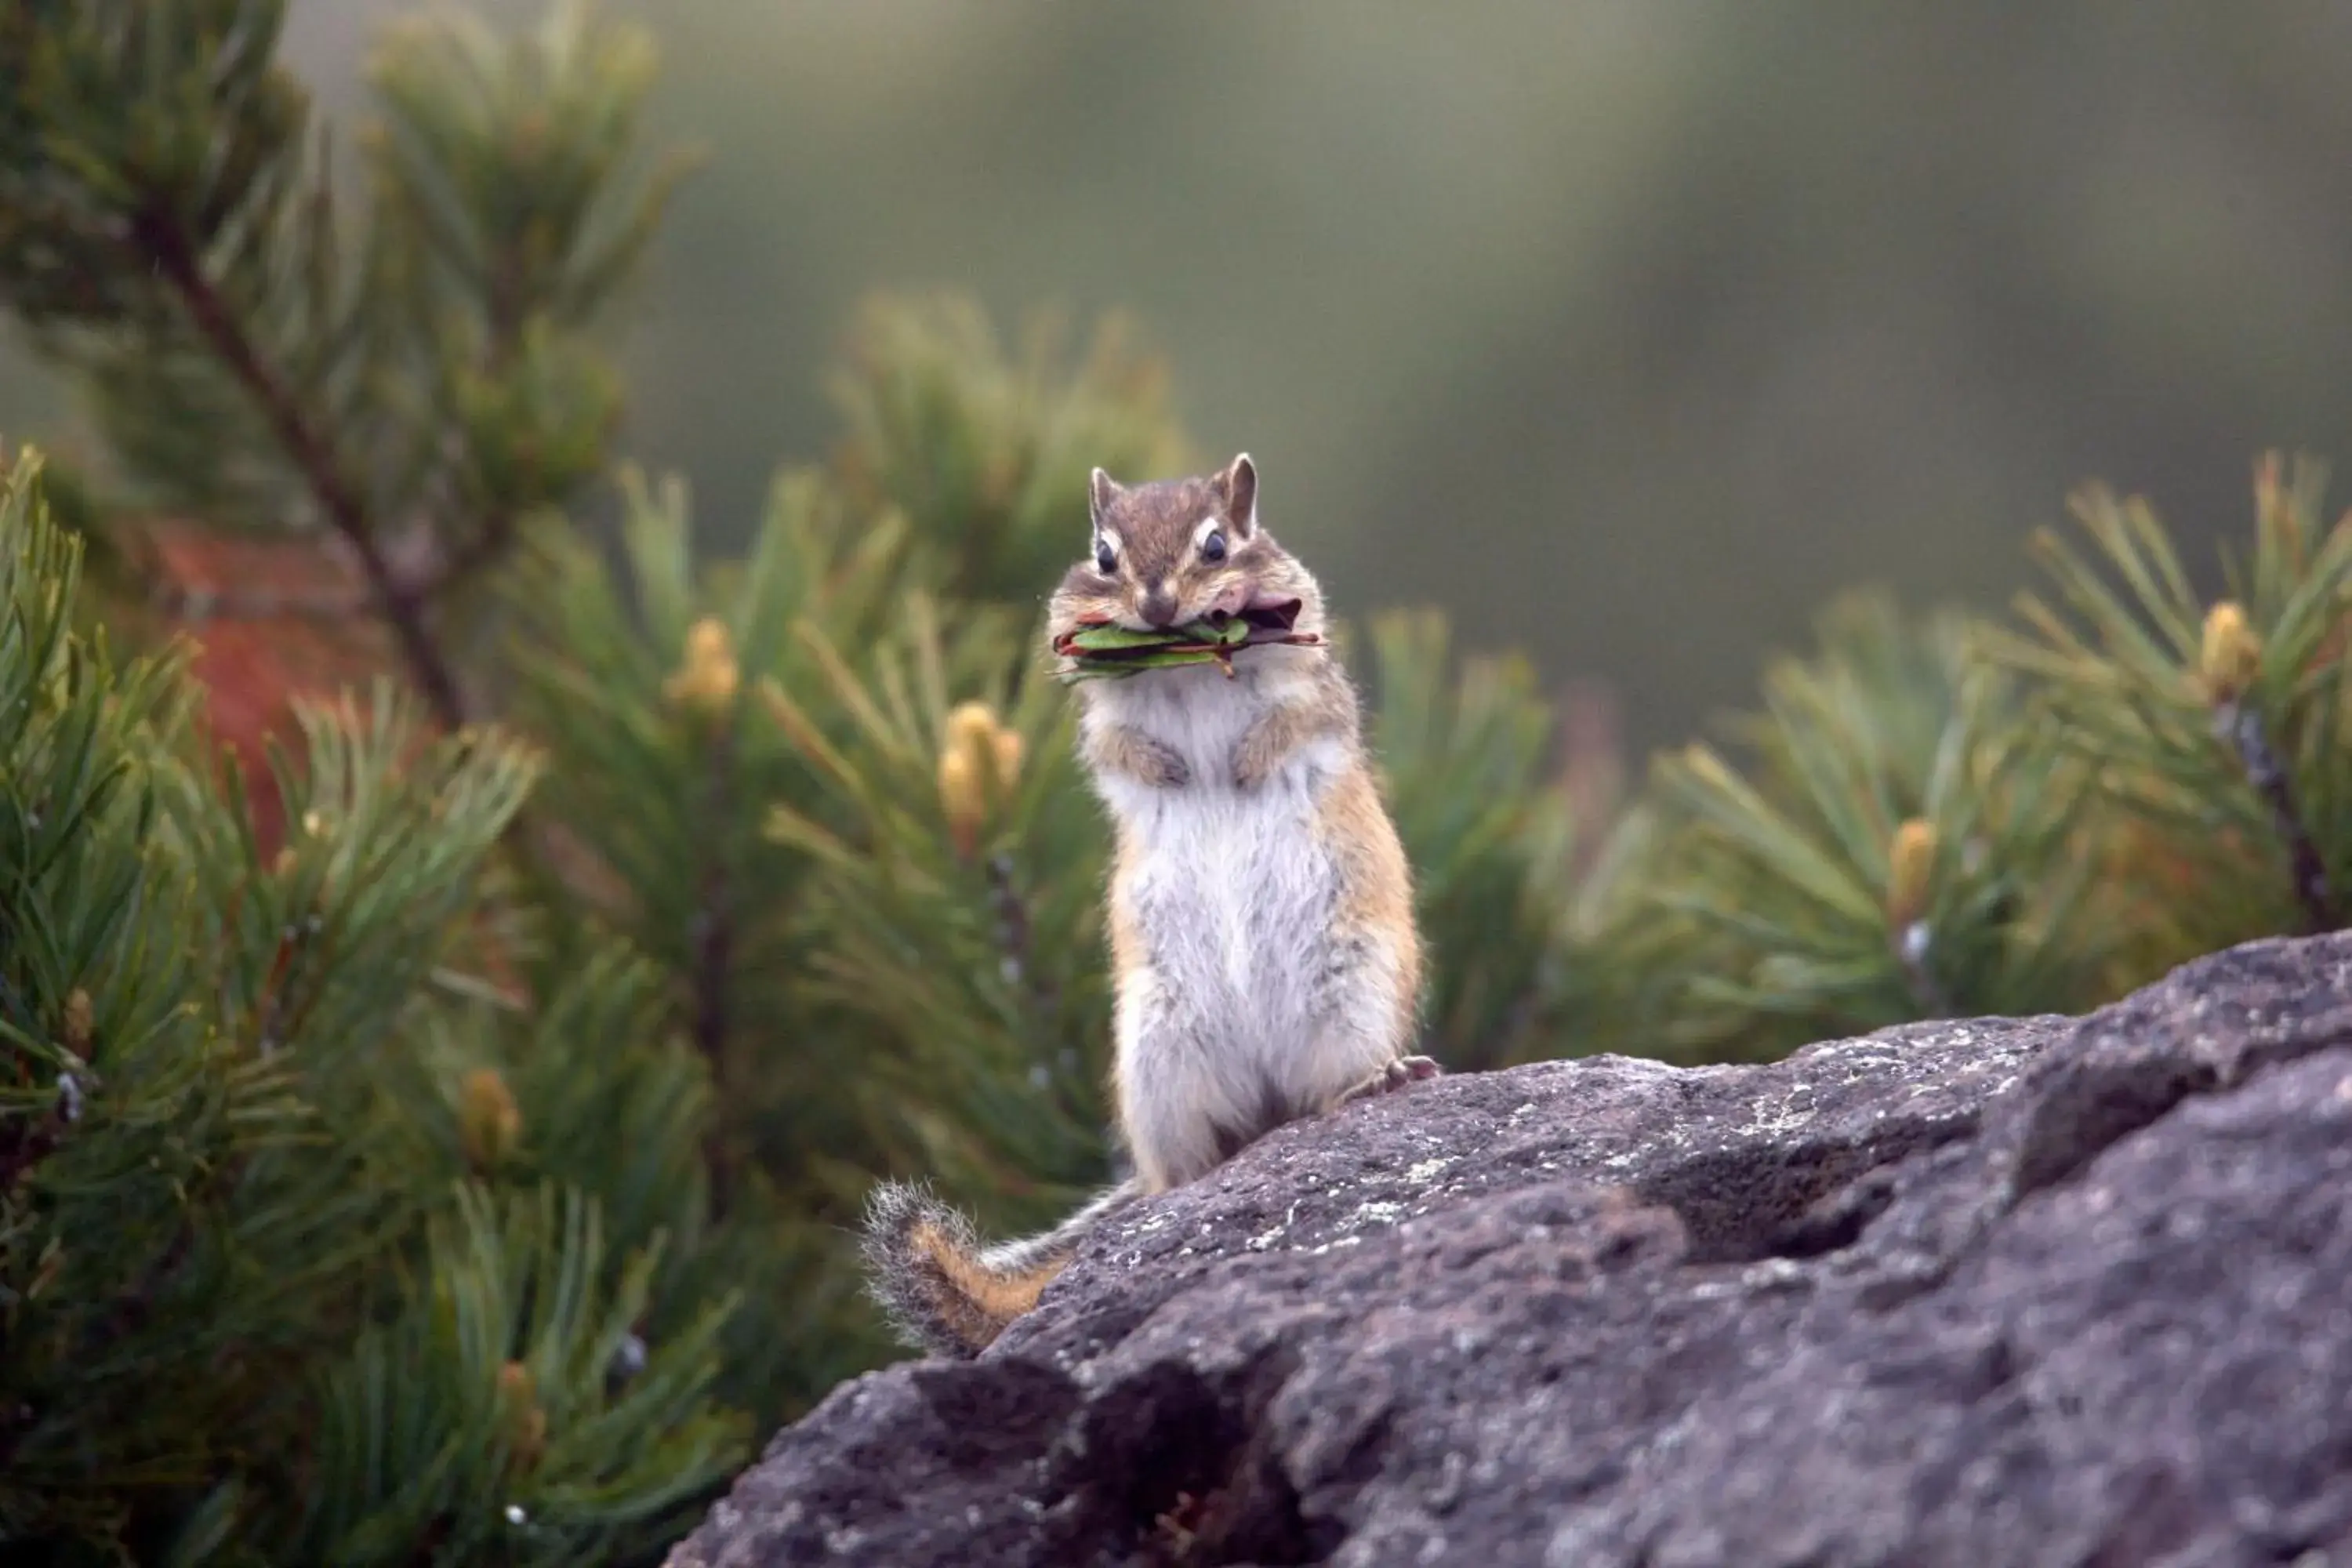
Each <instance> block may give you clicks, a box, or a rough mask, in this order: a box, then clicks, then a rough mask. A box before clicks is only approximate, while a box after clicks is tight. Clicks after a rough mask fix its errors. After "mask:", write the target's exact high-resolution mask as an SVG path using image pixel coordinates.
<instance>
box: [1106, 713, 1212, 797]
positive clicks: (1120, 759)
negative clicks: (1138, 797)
mask: <svg viewBox="0 0 2352 1568" xmlns="http://www.w3.org/2000/svg"><path fill="white" fill-rule="evenodd" d="M1094 757H1095V763H1096V765H1097V767H1100V768H1103V769H1105V770H1107V771H1108V772H1110V773H1124V774H1125V775H1126V776H1127V777H1129V778H1131V779H1135V780H1137V781H1138V782H1139V783H1142V784H1150V785H1151V786H1152V787H1153V788H1155V789H1176V788H1179V787H1181V786H1182V785H1183V784H1188V783H1190V782H1191V780H1192V769H1191V768H1190V767H1189V766H1187V765H1186V764H1185V762H1184V754H1183V753H1182V752H1179V751H1177V750H1176V749H1175V748H1174V747H1173V746H1170V745H1166V744H1163V743H1162V742H1159V741H1155V740H1153V739H1152V738H1151V737H1150V736H1149V735H1146V734H1141V733H1139V732H1138V731H1134V730H1130V729H1128V728H1126V727H1125V726H1123V725H1122V726H1120V727H1119V728H1117V729H1113V730H1108V731H1105V732H1104V733H1103V734H1101V735H1099V736H1097V738H1096V740H1095V742H1094Z"/></svg>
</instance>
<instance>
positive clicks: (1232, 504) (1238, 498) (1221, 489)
mask: <svg viewBox="0 0 2352 1568" xmlns="http://www.w3.org/2000/svg"><path fill="white" fill-rule="evenodd" d="M1217 499H1218V500H1220V501H1223V503H1224V510H1225V521H1227V522H1229V523H1232V524H1233V525H1234V536H1235V537H1236V538H1240V539H1247V538H1248V537H1249V536H1250V535H1251V534H1253V533H1255V532H1256V531H1257V465H1256V464H1255V463H1253V462H1251V461H1250V455H1249V454H1248V453H1247V452H1244V453H1243V454H1242V455H1241V456H1239V457H1237V458H1234V460H1233V461H1232V462H1230V463H1227V464H1226V465H1225V471H1224V472H1223V473H1221V474H1219V475H1218V476H1217Z"/></svg>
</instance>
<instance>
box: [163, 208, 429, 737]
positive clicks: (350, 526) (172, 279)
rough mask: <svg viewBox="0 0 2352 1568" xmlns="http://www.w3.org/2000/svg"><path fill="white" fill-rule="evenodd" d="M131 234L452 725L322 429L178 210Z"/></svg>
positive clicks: (422, 643)
mask: <svg viewBox="0 0 2352 1568" xmlns="http://www.w3.org/2000/svg"><path fill="white" fill-rule="evenodd" d="M132 237H133V241H134V244H135V247H136V248H137V249H138V250H139V251H140V252H142V253H143V254H144V255H145V256H147V257H150V258H152V260H153V262H154V265H155V268H156V271H157V272H158V274H159V275H160V276H161V277H162V278H163V279H164V280H165V281H166V282H167V283H169V284H170V285H171V287H172V289H173V292H174V293H175V294H176V295H177V296H178V298H179V300H180V302H181V304H182V305H183V306H184V308H185V310H186V311H187V314H188V319H189V320H190V321H191V322H192V323H194V326H195V328H196V331H198V333H200V334H201V335H202V336H203V338H204V340H205V342H207V343H209V344H210V345H211V346H212V349H213V352H214V353H216V354H218V355H219V356H220V358H221V361H222V363H225V364H226V365H227V366H228V368H229V372H230V374H232V375H234V376H235V377H236V380H237V382H238V383H239V384H241V385H243V386H244V387H245V389H246V390H247V392H248V393H249V394H250V395H252V396H253V398H254V400H255V401H256V402H257V403H258V404H259V405H260V406H261V410H262V413H263V416H264V417H266V418H267V419H268V422H269V426H270V427H271V429H272V430H274V431H275V432H276V433H277V436H278V441H279V442H280V444H281V445H283V447H285V449H286V453H287V456H288V457H289V458H290V459H291V460H292V461H293V463H294V465H295V467H296V468H297V469H298V470H299V472H300V473H301V475H302V476H303V479H305V481H306V482H307V483H308V485H309V487H310V491H311V494H312V495H313V496H314V497H316V499H317V500H318V502H319V506H320V510H321V512H323V513H324V515H325V516H326V519H327V521H328V522H329V523H330V524H331V525H332V526H333V528H334V530H335V531H336V532H337V533H338V534H340V535H341V537H342V539H343V541H344V542H346V543H347V544H349V545H350V546H351V548H352V553H353V555H354V556H355V557H356V558H357V559H358V561H359V563H360V571H361V573H362V574H363V575H364V576H365V578H366V580H367V584H368V590H369V593H370V595H372V596H373V599H374V601H375V604H376V607H377V608H378V610H379V611H380V612H381V613H382V614H383V616H384V619H385V620H386V622H387V623H388V624H389V625H390V626H391V627H392V630H393V635H394V637H395V639H397V641H398V643H399V645H400V648H401V652H402V655H403V657H404V659H405V661H406V663H407V665H408V670H409V674H410V676H411V677H412V678H413V679H415V681H416V684H417V687H418V689H419V690H420V691H421V692H422V693H423V694H424V696H425V700H426V702H427V703H428V704H430V706H431V707H432V709H433V712H434V715H435V716H436V718H437V719H439V720H440V721H441V722H442V723H443V724H444V725H445V726H446V727H447V728H449V729H451V730H455V729H457V728H458V727H459V726H460V725H462V724H463V723H464V722H465V721H466V704H465V700H464V698H463V697H462V695H461V694H460V692H459V689H458V685H457V676H456V673H455V672H454V671H453V670H452V669H451V668H450V667H449V663H448V661H447V659H446V658H445V657H444V655H443V653H442V650H441V647H440V645H439V644H438V643H436V641H435V640H434V637H433V634H432V631H431V629H430V628H429V627H428V626H427V625H426V609H425V599H424V597H423V595H421V594H420V593H419V592H418V590H417V589H416V588H415V586H414V585H413V584H408V583H406V582H404V581H403V580H402V579H401V578H400V576H399V575H398V574H396V573H394V570H393V567H392V563H390V562H389V561H388V560H387V559H386V558H385V556H384V554H383V550H382V548H381V547H380V545H379V543H378V542H377V536H376V531H375V527H374V524H373V520H372V519H371V518H370V517H369V515H368V512H367V508H366V507H365V505H364V504H363V503H362V500H360V496H359V493H358V491H357V489H355V488H354V487H353V486H352V483H351V481H350V479H348V478H347V477H346V476H345V474H344V472H343V469H342V467H341V463H340V462H339V460H338V459H337V458H336V456H335V453H334V449H333V447H332V445H331V440H330V438H329V437H328V436H327V435H326V433H325V432H324V431H321V430H320V429H318V428H317V427H315V426H312V425H311V423H310V421H309V420H308V419H307V418H305V417H304V416H303V413H302V410H301V408H300V406H299V405H298V404H297V403H296V401H295V399H294V396H293V395H292V394H291V393H290V392H289V390H288V388H287V385H286V384H285V382H284V381H283V380H282V379H281V378H280V377H279V376H278V374H277V372H276V371H274V370H273V369H272V368H271V367H270V366H269V365H268V364H267V363H264V361H263V359H262V357H261V355H260V353H259V352H258V351H257V349H256V347H255V345H254V343H253V341H252V339H251V338H250V337H249V336H248V335H247V333H246V331H244V330H243V328H242V327H241V326H240V325H239V323H238V321H237V319H236V313H235V311H234V310H231V309H230V307H229V304H228V302H227V300H225V299H223V298H222V296H221V293H220V290H219V289H216V288H215V287H214V286H213V283H212V280H211V279H208V278H206V277H205V272H204V268H203V266H202V265H201V263H200V262H199V261H198V259H197V256H196V250H195V246H194V239H193V238H192V237H191V236H190V235H189V234H188V232H187V230H186V228H185V227H184V226H183V225H182V223H181V221H180V219H179V217H178V216H177V215H176V214H174V213H173V212H172V211H171V210H170V209H169V208H167V207H164V206H162V205H151V206H149V207H147V208H146V209H144V210H143V211H142V213H141V214H140V215H139V216H138V217H137V218H136V219H135V220H134V223H133V229H132Z"/></svg>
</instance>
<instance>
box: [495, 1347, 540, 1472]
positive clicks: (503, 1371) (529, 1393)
mask: <svg viewBox="0 0 2352 1568" xmlns="http://www.w3.org/2000/svg"><path fill="white" fill-rule="evenodd" d="M499 1410H500V1412H501V1414H502V1415H503V1418H504V1421H505V1426H506V1433H507V1440H508V1442H509V1443H510V1444H512V1445H513V1450H514V1464H515V1468H516V1469H518V1470H529V1469H530V1468H533V1467H534V1466H536V1465H537V1464H538V1463H539V1460H540V1456H541V1454H544V1453H545V1452H546V1451H547V1412H546V1411H545V1410H543V1409H541V1407H540V1404H539V1390H538V1387H537V1386H536V1385H535V1384H533V1383H532V1381H531V1376H530V1368H529V1367H527V1366H525V1365H523V1364H522V1363H520V1362H519V1361H510V1362H509V1363H506V1364H505V1365H504V1366H502V1367H500V1368H499Z"/></svg>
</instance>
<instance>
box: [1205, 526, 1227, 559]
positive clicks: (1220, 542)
mask: <svg viewBox="0 0 2352 1568" xmlns="http://www.w3.org/2000/svg"><path fill="white" fill-rule="evenodd" d="M1224 558H1225V531H1224V530H1223V529H1222V528H1214V529H1211V530H1210V531H1209V537H1208V538H1206V539H1204V540H1202V541H1201V559H1202V560H1203V561H1223V559H1224Z"/></svg>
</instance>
